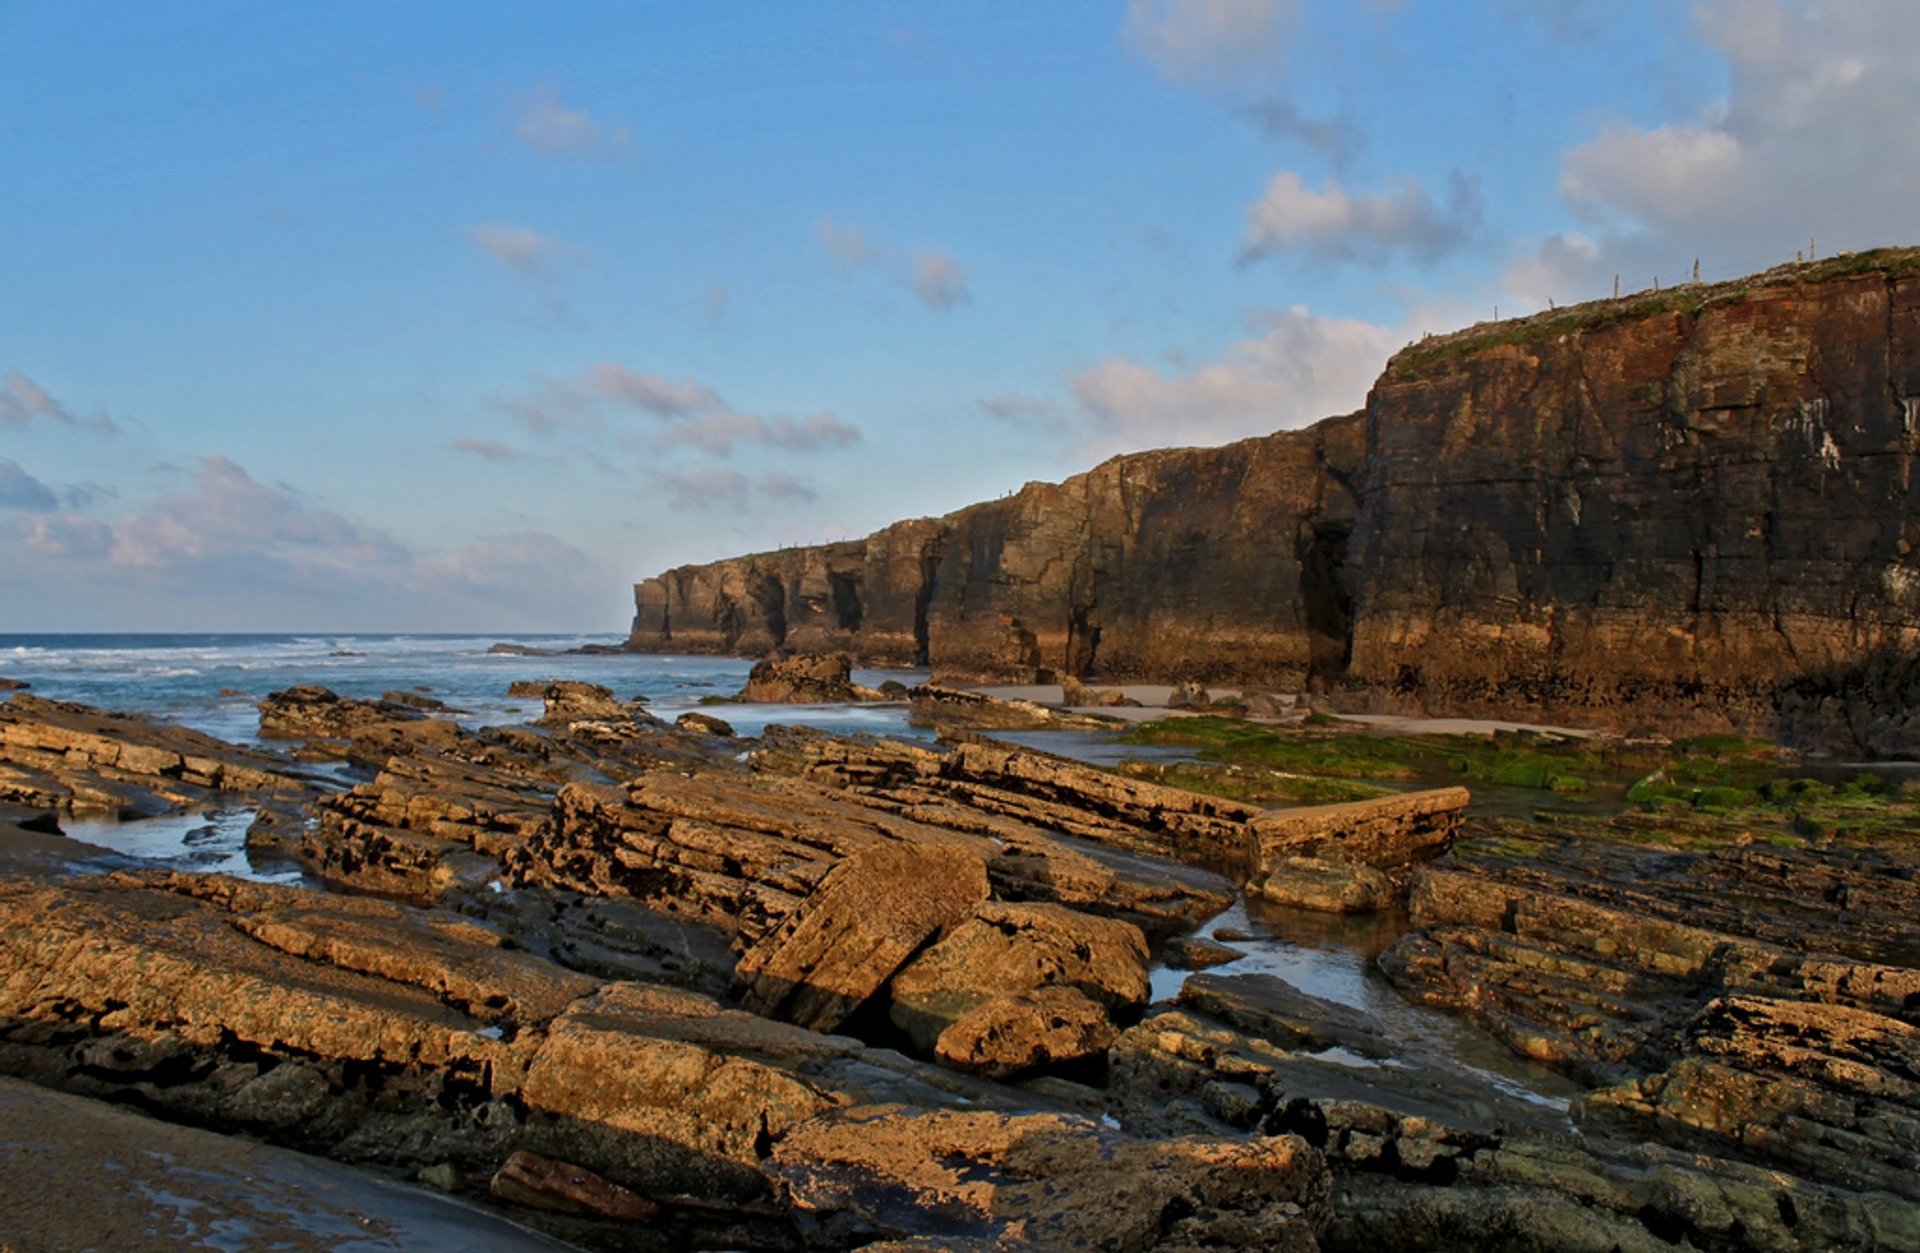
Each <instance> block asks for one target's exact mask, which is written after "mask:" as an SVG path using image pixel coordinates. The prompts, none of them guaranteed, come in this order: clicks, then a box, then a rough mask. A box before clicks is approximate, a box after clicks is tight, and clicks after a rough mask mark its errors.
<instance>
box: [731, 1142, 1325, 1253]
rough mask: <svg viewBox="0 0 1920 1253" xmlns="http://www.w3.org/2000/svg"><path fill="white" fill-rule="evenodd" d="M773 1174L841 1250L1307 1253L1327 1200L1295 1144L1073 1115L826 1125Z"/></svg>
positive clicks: (774, 1163)
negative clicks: (1250, 1252)
mask: <svg viewBox="0 0 1920 1253" xmlns="http://www.w3.org/2000/svg"><path fill="white" fill-rule="evenodd" d="M766 1170H767V1173H768V1175H769V1176H770V1177H771V1178H772V1179H773V1180H774V1182H775V1184H776V1186H777V1187H778V1189H779V1192H780V1195H781V1196H782V1198H783V1199H784V1200H785V1201H786V1202H787V1203H788V1204H789V1205H791V1206H793V1207H794V1208H795V1209H797V1210H799V1211H801V1212H802V1213H803V1214H804V1215H806V1216H807V1217H808V1218H809V1219H810V1220H811V1225H812V1226H813V1228H814V1230H815V1231H816V1232H817V1233H818V1235H819V1237H820V1238H821V1239H822V1240H823V1241H824V1242H828V1243H833V1244H849V1243H859V1244H866V1243H868V1242H870V1241H872V1240H873V1239H875V1238H896V1239H898V1238H906V1237H910V1236H912V1235H915V1234H917V1233H926V1232H929V1231H933V1232H938V1233H940V1235H941V1236H942V1238H943V1239H944V1240H947V1241H956V1242H964V1241H967V1240H979V1241H989V1242H991V1247H994V1248H1112V1249H1134V1248H1155V1247H1161V1248H1194V1247H1207V1248H1259V1249H1269V1250H1275V1251H1277V1253H1285V1251H1298V1253H1306V1251H1307V1250H1312V1249H1315V1248H1316V1247H1317V1246H1316V1244H1315V1243H1314V1234H1313V1233H1314V1231H1315V1230H1316V1228H1318V1227H1319V1226H1321V1225H1322V1224H1324V1222H1325V1221H1326V1219H1327V1217H1328V1215H1329V1208H1328V1199H1329V1193H1330V1190H1331V1189H1330V1184H1329V1180H1328V1176H1327V1172H1326V1167H1325V1166H1324V1165H1323V1164H1322V1163H1321V1160H1320V1158H1319V1155H1318V1154H1316V1153H1315V1152H1314V1151H1313V1150H1312V1149H1310V1148H1308V1147H1307V1146H1306V1145H1305V1144H1304V1143H1302V1142H1301V1141H1300V1140H1299V1139H1297V1138H1294V1137H1291V1136H1279V1137H1265V1138H1261V1139H1255V1140H1220V1139H1201V1138H1187V1139H1178V1140H1170V1141H1159V1142H1152V1141H1137V1140H1129V1139H1127V1138H1125V1137H1123V1136H1119V1135H1116V1134H1114V1133H1111V1132H1107V1131H1103V1130H1101V1129H1100V1127H1099V1126H1098V1125H1097V1124H1096V1123H1094V1122H1092V1121H1090V1120H1088V1119H1082V1118H1074V1117H1069V1116H1062V1115H1049V1114H1034V1115H1026V1116H1019V1117H1008V1116H1005V1115H1000V1114H986V1113H957V1112H950V1111H939V1112H927V1111H923V1110H910V1109H900V1108H889V1107H879V1108H864V1109H852V1110H847V1111H845V1112H842V1113H837V1114H834V1115H832V1116H829V1117H825V1118H820V1119H816V1120H814V1121H813V1122H811V1123H809V1124H808V1125H806V1126H805V1127H802V1128H799V1129H797V1130H796V1131H794V1132H793V1133H792V1134H790V1135H788V1136H787V1137H786V1138H785V1139H784V1140H782V1141H781V1143H780V1144H779V1145H778V1146H776V1147H775V1149H774V1151H773V1153H772V1155H771V1156H770V1157H769V1158H768V1161H767V1165H766ZM944 1247H954V1246H953V1245H946V1246H944Z"/></svg>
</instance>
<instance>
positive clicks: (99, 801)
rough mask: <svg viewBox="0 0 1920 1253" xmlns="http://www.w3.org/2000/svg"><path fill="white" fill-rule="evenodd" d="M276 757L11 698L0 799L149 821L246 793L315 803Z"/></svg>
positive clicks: (278, 802) (155, 726)
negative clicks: (159, 815)
mask: <svg viewBox="0 0 1920 1253" xmlns="http://www.w3.org/2000/svg"><path fill="white" fill-rule="evenodd" d="M315 790H316V789H315V788H314V786H313V784H312V783H310V782H308V781H306V780H304V779H300V778H296V777H294V774H293V772H292V763H290V762H288V761H287V760H286V759H285V758H283V757H280V756H278V755H274V754H269V753H264V752H259V751H257V750H251V749H244V748H239V747H236V746H234V745H232V744H228V743H226V742H225V741H222V740H217V739H214V738H213V737H212V736H210V735H205V734H202V733H201V732H198V731H193V730H189V729H188V728H186V727H180V726H174V725H172V724H169V723H163V722H155V721H151V720H149V719H146V718H139V717H134V716H132V715H128V714H115V713H107V712H105V711H103V710H98V709H94V708H92V707H90V706H87V705H79V704H72V703H68V702H64V701H51V700H45V699H43V698H41V697H38V696H33V695H30V694H27V693H17V694H15V695H14V696H13V697H12V698H11V699H10V700H8V701H7V702H5V703H4V704H0V802H7V803H10V804H16V805H25V806H29V807H33V808H41V809H55V810H62V811H82V812H105V813H110V814H115V815H118V816H121V817H145V816H152V815H156V814H162V813H167V812H171V811H175V810H179V809H183V808H193V807H199V806H204V805H207V804H210V803H211V802H213V801H214V800H215V799H216V798H219V797H231V796H236V795H237V796H244V797H247V798H250V799H252V800H254V801H256V802H263V803H267V804H269V805H272V806H276V807H279V806H290V805H292V804H295V803H297V802H299V801H301V800H304V799H306V798H308V797H310V796H312V795H313V794H314V792H315Z"/></svg>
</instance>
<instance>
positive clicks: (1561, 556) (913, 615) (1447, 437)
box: [629, 250, 1920, 755]
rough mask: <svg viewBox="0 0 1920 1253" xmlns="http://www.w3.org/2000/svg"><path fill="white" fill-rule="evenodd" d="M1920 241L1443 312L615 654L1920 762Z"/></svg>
mask: <svg viewBox="0 0 1920 1253" xmlns="http://www.w3.org/2000/svg"><path fill="white" fill-rule="evenodd" d="M1917 267H1920V253H1917V252H1916V251H1914V250H1887V251H1883V252H1878V253H1868V254H1862V255H1859V256H1848V257H1842V258H1839V259H1836V260H1834V261H1831V262H1825V263H1820V264H1817V265H1803V266H1788V267H1783V268H1781V269H1779V270H1774V271H1769V272H1768V273H1766V274H1763V275H1758V276H1755V277H1753V278H1750V279H1745V280H1741V281H1738V282H1734V283H1727V284H1720V285H1717V286H1710V287H1700V286H1695V287H1686V288H1681V289H1677V290H1674V291H1671V292H1666V293H1657V294H1651V295H1642V296H1637V297H1627V298H1623V299H1620V300H1614V301H1602V302H1597V303H1594V304H1589V305H1581V306H1577V307H1574V308H1571V309H1561V310H1555V311H1551V312H1549V313H1544V314H1540V315H1537V316H1535V317H1532V318H1529V319H1524V320H1521V321H1516V322H1505V323H1496V324H1493V325H1490V326H1481V327H1475V328H1471V329H1469V330H1465V331H1461V332H1458V333H1456V334H1454V335H1450V336H1443V337H1439V338H1435V339H1430V340H1425V341H1422V342H1420V343H1418V344H1415V345H1412V346H1410V347H1409V348H1407V349H1405V350H1404V351H1402V352H1401V353H1400V354H1399V355H1397V356H1396V357H1395V358H1394V359H1393V360H1392V361H1391V362H1390V363H1389V364H1388V366H1387V369H1386V372H1385V373H1384V374H1383V375H1382V376H1381V377H1380V379H1379V381H1378V382H1377V383H1376V384H1375V385H1374V387H1373V390H1372V392H1371V394H1370V395H1369V397H1368V399H1367V405H1366V408H1365V410H1364V411H1362V412H1360V413H1356V414H1350V415H1347V416H1344V417H1337V418H1329V419H1327V420H1326V421H1324V422H1321V423H1319V424H1317V425H1315V426H1312V427H1308V428H1306V429H1304V430H1299V431H1284V432H1281V433H1279V434H1276V435H1272V436H1268V437H1266V438H1262V439H1250V440H1243V441H1241V442H1239V443H1236V444H1230V445H1227V446H1226V447H1222V448H1210V449H1174V450H1167V451H1161V452H1149V453H1139V454H1134V455H1130V456H1125V457H1119V458H1116V459H1114V460H1112V461H1109V462H1106V463H1105V464H1103V465H1101V466H1099V467H1097V468H1095V469H1093V470H1091V471H1089V472H1087V473H1086V474H1082V475H1078V476H1075V477H1073V478H1070V479H1068V480H1066V481H1065V482H1063V483H1060V484H1041V483H1034V484H1029V485H1027V487H1025V488H1024V489H1022V490H1021V491H1019V492H1017V493H1015V494H1014V495H1013V496H1012V497H1010V498H1007V499H1005V500H1000V501H994V502H990V503H986V504H981V505H976V506H973V507H971V508H968V509H963V510H961V511H959V512H957V513H954V514H950V515H948V516H946V517H944V518H939V519H922V520H916V521H911V522H902V523H899V524H896V525H895V526H892V527H888V528H887V529H885V530H883V531H880V532H877V533H876V534H874V535H872V536H870V537H869V538H867V539H865V540H860V541H853V542H849V543H840V544H834V545H828V546H825V547H819V548H805V549H789V550H784V551H781V552H777V553H765V554H759V555H756V556H752V557H742V558H737V559H734V560H730V561H722V562H716V563H713V564H711V565H705V566H684V567H681V568H679V569H676V570H671V571H668V572H667V573H665V574H662V575H660V576H658V577H657V578H653V579H649V580H647V581H646V582H644V583H641V584H639V585H638V586H637V587H636V588H635V603H636V610H637V612H636V615H635V618H634V624H633V631H632V636H631V639H630V641H629V646H630V647H633V648H637V649H643V650H655V651H678V652H738V653H745V654H758V653H762V652H765V651H767V650H769V649H772V648H775V647H782V646H784V647H788V648H803V649H815V650H817V649H825V648H833V649H848V650H852V651H854V652H856V653H857V654H859V655H860V656H862V657H864V658H866V659H868V660H870V661H873V662H876V663H880V662H884V663H896V664H907V663H920V664H930V665H932V666H933V667H934V668H935V669H936V670H938V671H941V672H944V673H948V674H955V675H991V676H996V677H1006V678H1014V679H1018V680H1022V681H1031V680H1032V679H1033V678H1034V677H1035V676H1036V675H1038V674H1040V673H1041V672H1057V673H1059V674H1061V675H1067V676H1073V677H1081V676H1086V675H1091V674H1097V675H1099V676H1100V677H1102V678H1103V679H1106V680H1109V681H1115V680H1150V681H1159V682H1172V681H1177V680H1183V679H1197V680H1201V681H1206V682H1232V683H1235V684H1243V685H1247V684H1250V685H1254V686H1259V687H1270V688H1278V689H1280V690H1285V691H1298V690H1301V689H1302V688H1304V687H1307V686H1309V685H1312V686H1319V687H1324V688H1326V689H1329V690H1332V691H1338V692H1343V693H1345V698H1346V699H1348V700H1351V701H1356V702H1370V703H1373V704H1378V705H1391V706H1398V707H1415V706H1419V707H1425V708H1427V709H1429V710H1432V711H1436V712H1438V711H1447V712H1501V713H1512V712H1516V711H1531V712H1540V711H1546V712H1550V713H1552V714H1554V715H1555V716H1558V717H1562V718H1567V717H1575V716H1577V717H1578V718H1579V719H1580V720H1582V721H1585V722H1589V723H1610V724H1613V725H1616V726H1623V727H1624V726H1631V725H1633V724H1635V723H1639V722H1644V721H1648V720H1651V719H1660V720H1662V721H1663V723H1664V724H1665V725H1667V726H1668V727H1670V728H1671V727H1673V726H1679V725H1685V726H1695V727H1702V728H1711V727H1724V726H1727V725H1735V726H1740V727H1745V728H1752V729H1756V730H1759V731H1761V732H1762V733H1770V732H1781V731H1784V732H1786V733H1788V734H1791V735H1793V736H1797V737H1799V738H1801V739H1804V740H1807V741H1809V742H1822V743H1835V744H1842V745H1847V746H1854V747H1860V748H1865V749H1868V750H1870V751H1873V752H1878V753H1883V754H1908V755H1912V754H1920V716H1917V715H1916V714H1915V713H1914V709H1915V708H1916V707H1920V660H1917V658H1920V553H1916V551H1915V550H1916V546H1917V545H1920V476H1916V474H1915V463H1916V457H1917V456H1920V270H1917Z"/></svg>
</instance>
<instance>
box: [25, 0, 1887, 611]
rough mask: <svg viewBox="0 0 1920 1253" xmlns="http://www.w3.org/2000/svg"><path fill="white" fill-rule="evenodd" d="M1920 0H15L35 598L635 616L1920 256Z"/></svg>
mask: <svg viewBox="0 0 1920 1253" xmlns="http://www.w3.org/2000/svg"><path fill="white" fill-rule="evenodd" d="M1915 48H1920V5H1915V4H1913V3H1911V0H1850V2H1849V3H1845V4H1838V3H1827V4H1824V5H1822V4H1815V3H1811V2H1807V0H1704V2H1702V3H1699V4H1695V5H1692V6H1687V5H1682V4H1678V3H1668V2H1662V3H1639V2H1635V0H1621V2H1617V3H1601V2H1599V0H1558V2H1555V0H1480V2H1472V0H1371V2H1365V0H1363V2H1359V3H1335V2H1333V0H1142V2H1140V3H1133V4H1121V3H1115V4H1105V5H1103V4H1069V5H1036V4H1032V3H984V2H973V3H965V4H959V3H955V4H941V5H930V4H914V5H907V4H897V5H883V4H846V5H835V6H818V5H795V4H773V3H768V4H746V3H740V4H727V5H667V4H652V5H640V4H594V3H570V4H566V5H534V4H490V3H483V2H479V0H473V2H469V3H463V4H459V5H451V4H447V5H440V4H427V3H421V4H408V5H391V4H378V5H376V4H371V3H363V4H355V3H336V4H326V5H291V4H281V5H269V4H259V3H247V4H241V3H191V2H187V0H182V2H180V3H168V4H146V3H88V2H86V0H49V2H46V3H41V2H39V0H9V2H8V3H5V4H0V63H4V64H5V65H6V66H7V70H6V72H5V73H4V74H3V75H0V162H4V169H5V170H6V175H5V177H4V178H0V292H4V293H5V298H4V299H0V631H31V630H167V629H179V630H196V629H197V630H222V629H225V630H334V631H342V630H432V629H452V630H475V631H501V632H505V631H511V630H540V629H552V630H604V631H609V632H612V631H617V630H620V629H622V628H623V627H624V625H625V622H626V618H627V617H628V615H629V614H630V612H631V601H630V595H629V591H628V586H629V585H630V584H631V583H632V582H633V581H634V580H636V579H638V578H643V577H645V576H647V575H650V574H653V573H656V572H658V571H659V570H661V569H664V568H666V567H668V566H671V565H676V564H679V563H682V562H686V561H698V560H707V559H711V558H715V557H720V556H725V555H729V554H732V553H737V552H743V551H752V550H757V549H765V548H771V547H776V546H779V545H783V544H791V543H803V542H812V541H817V540H821V539H829V538H837V537H842V536H853V535H860V534H864V533H866V532H867V531H870V530H872V529H874V528H876V527H878V526H881V525H884V524H885V523H887V522H889V521H892V520H894V519H896V518H900V517H910V516H917V515H924V514H937V513H943V512H946V511H948V510H951V509H954V508H957V507H959V506H962V505H965V504H967V503H970V502H972V501H974V500H978V499H984V498H991V497H994V496H998V495H1001V494H1003V493H1005V492H1007V491H1010V490H1012V489H1015V488H1017V487H1018V486H1019V485H1020V484H1021V483H1023V482H1025V481H1027V480H1030V479H1036V478H1040V479H1057V478H1060V477H1062V476H1064V475H1066V474H1070V473H1073V472H1075V471H1078V470H1081V469H1084V468H1086V467H1088V466H1090V465H1092V464H1093V463H1095V462H1096V461H1098V460H1100V459H1101V458H1103V457H1105V456H1109V455H1112V454H1114V453H1117V452H1123V451H1129V450H1133V449H1139V448H1149V447H1158V446H1165V445H1171V444H1206V443H1218V442H1221V441H1224V440H1228V439H1233V438H1238V437H1240V436H1244V435H1250V434H1261V433H1265V432H1268V431H1272V430H1276V429H1281V428H1285V427H1296V426H1300V425H1304V424H1306V423H1307V422H1310V421H1312V420H1314V419H1316V418H1319V417H1322V416H1325V415H1327V414H1329V413H1335V412H1344V411H1347V410H1350V409H1353V408H1357V407H1358V406H1359V405H1360V404H1361V403H1363V401H1364V397H1365V392H1366V388H1367V385H1368V383H1369V382H1370V381H1371V379H1372V378H1373V376H1374V375H1375V373H1376V372H1377V371H1378V369H1379V367H1380V365H1381V364H1382V363H1383V362H1384V360H1385V359H1386V357H1387V356H1388V355H1389V354H1390V353H1391V352H1392V351H1393V350H1394V349H1396V348H1397V347H1399V346H1400V345H1401V344H1404V343H1405V342H1407V341H1408V340H1410V339H1413V338H1417V337H1418V335H1419V334H1420V333H1421V332H1423V331H1426V330H1442V329H1448V328H1451V327H1454V326H1459V325H1464V324H1467V323H1471V322H1474V321H1478V320H1482V319H1485V318H1489V317H1491V316H1492V315H1493V311H1494V309H1495V308H1496V307H1497V308H1498V309H1499V310H1500V312H1501V313H1502V314H1510V313H1517V312H1523V311H1526V310H1530V309H1533V308H1538V307H1542V306H1543V305H1544V303H1545V302H1546V301H1547V300H1548V299H1553V300H1555V301H1558V302H1560V303H1566V302H1569V301H1573V300H1577V299H1581V298H1586V297H1591V296H1596V295H1603V294H1605V293H1606V292H1607V291H1608V290H1610V289H1611V286H1612V282H1613V277H1614V275H1616V274H1618V275H1620V277H1621V283H1622V286H1623V288H1625V289H1628V290H1633V289H1637V288H1640V287H1644V286H1647V285H1649V284H1650V283H1651V282H1652V281H1653V280H1654V279H1655V277H1660V278H1661V279H1662V280H1663V281H1668V282H1671V281H1673V280H1675V279H1679V278H1681V277H1683V276H1684V275H1685V274H1686V273H1687V272H1688V271H1689V270H1690V269H1691V266H1692V264H1693V262H1694V260H1695V259H1696V258H1697V259H1698V260H1699V261H1700V264H1701V268H1702V272H1703V274H1704V275H1705V276H1706V277H1709V278H1715V277H1726V276H1730V275H1733V274H1738V273H1743V272H1746V271H1749V270H1754V269H1759V268H1763V267H1765V266H1767V265H1771V264H1774V263H1776V262H1779V261H1782V260H1790V259H1791V258H1792V257H1793V255H1794V253H1795V251H1796V250H1797V249H1803V248H1806V247H1808V246H1810V245H1811V246H1812V247H1815V248H1817V249H1818V250H1819V251H1821V252H1823V253H1824V252H1829V251H1833V250H1838V249H1842V248H1855V247H1869V246H1874V245H1878V244H1884V243H1914V242H1920V238H1916V235H1920V231H1916V224H1917V223H1920V218H1916V214H1915V211H1914V205H1915V203H1916V198H1915V193H1916V191H1920V75H1915V74H1914V73H1913V72H1912V70H1911V68H1910V66H1909V65H1908V64H1907V63H1906V59H1905V58H1906V56H1907V54H1909V53H1910V52H1911V51H1912V50H1913V49H1915Z"/></svg>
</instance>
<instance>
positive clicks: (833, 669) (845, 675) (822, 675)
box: [734, 653, 885, 705]
mask: <svg viewBox="0 0 1920 1253" xmlns="http://www.w3.org/2000/svg"><path fill="white" fill-rule="evenodd" d="M734 699H735V700H737V701H745V702H749V703H752V704H760V705H822V704H840V703H844V702H848V701H858V700H882V699H885V697H883V696H882V695H881V693H879V692H876V691H874V690H873V689H872V688H868V687H862V686H860V685H859V684H857V683H855V682H854V681H853V658H852V656H851V655H849V654H847V653H828V654H826V655H824V656H821V655H814V654H808V653H802V654H799V655H798V656H793V657H769V658H767V659H766V660H765V661H760V662H755V663H754V667H753V669H752V670H751V671H750V672H749V673H748V674H747V685H746V686H745V687H743V688H741V689H740V694H739V695H737V696H735V697H734Z"/></svg>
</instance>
